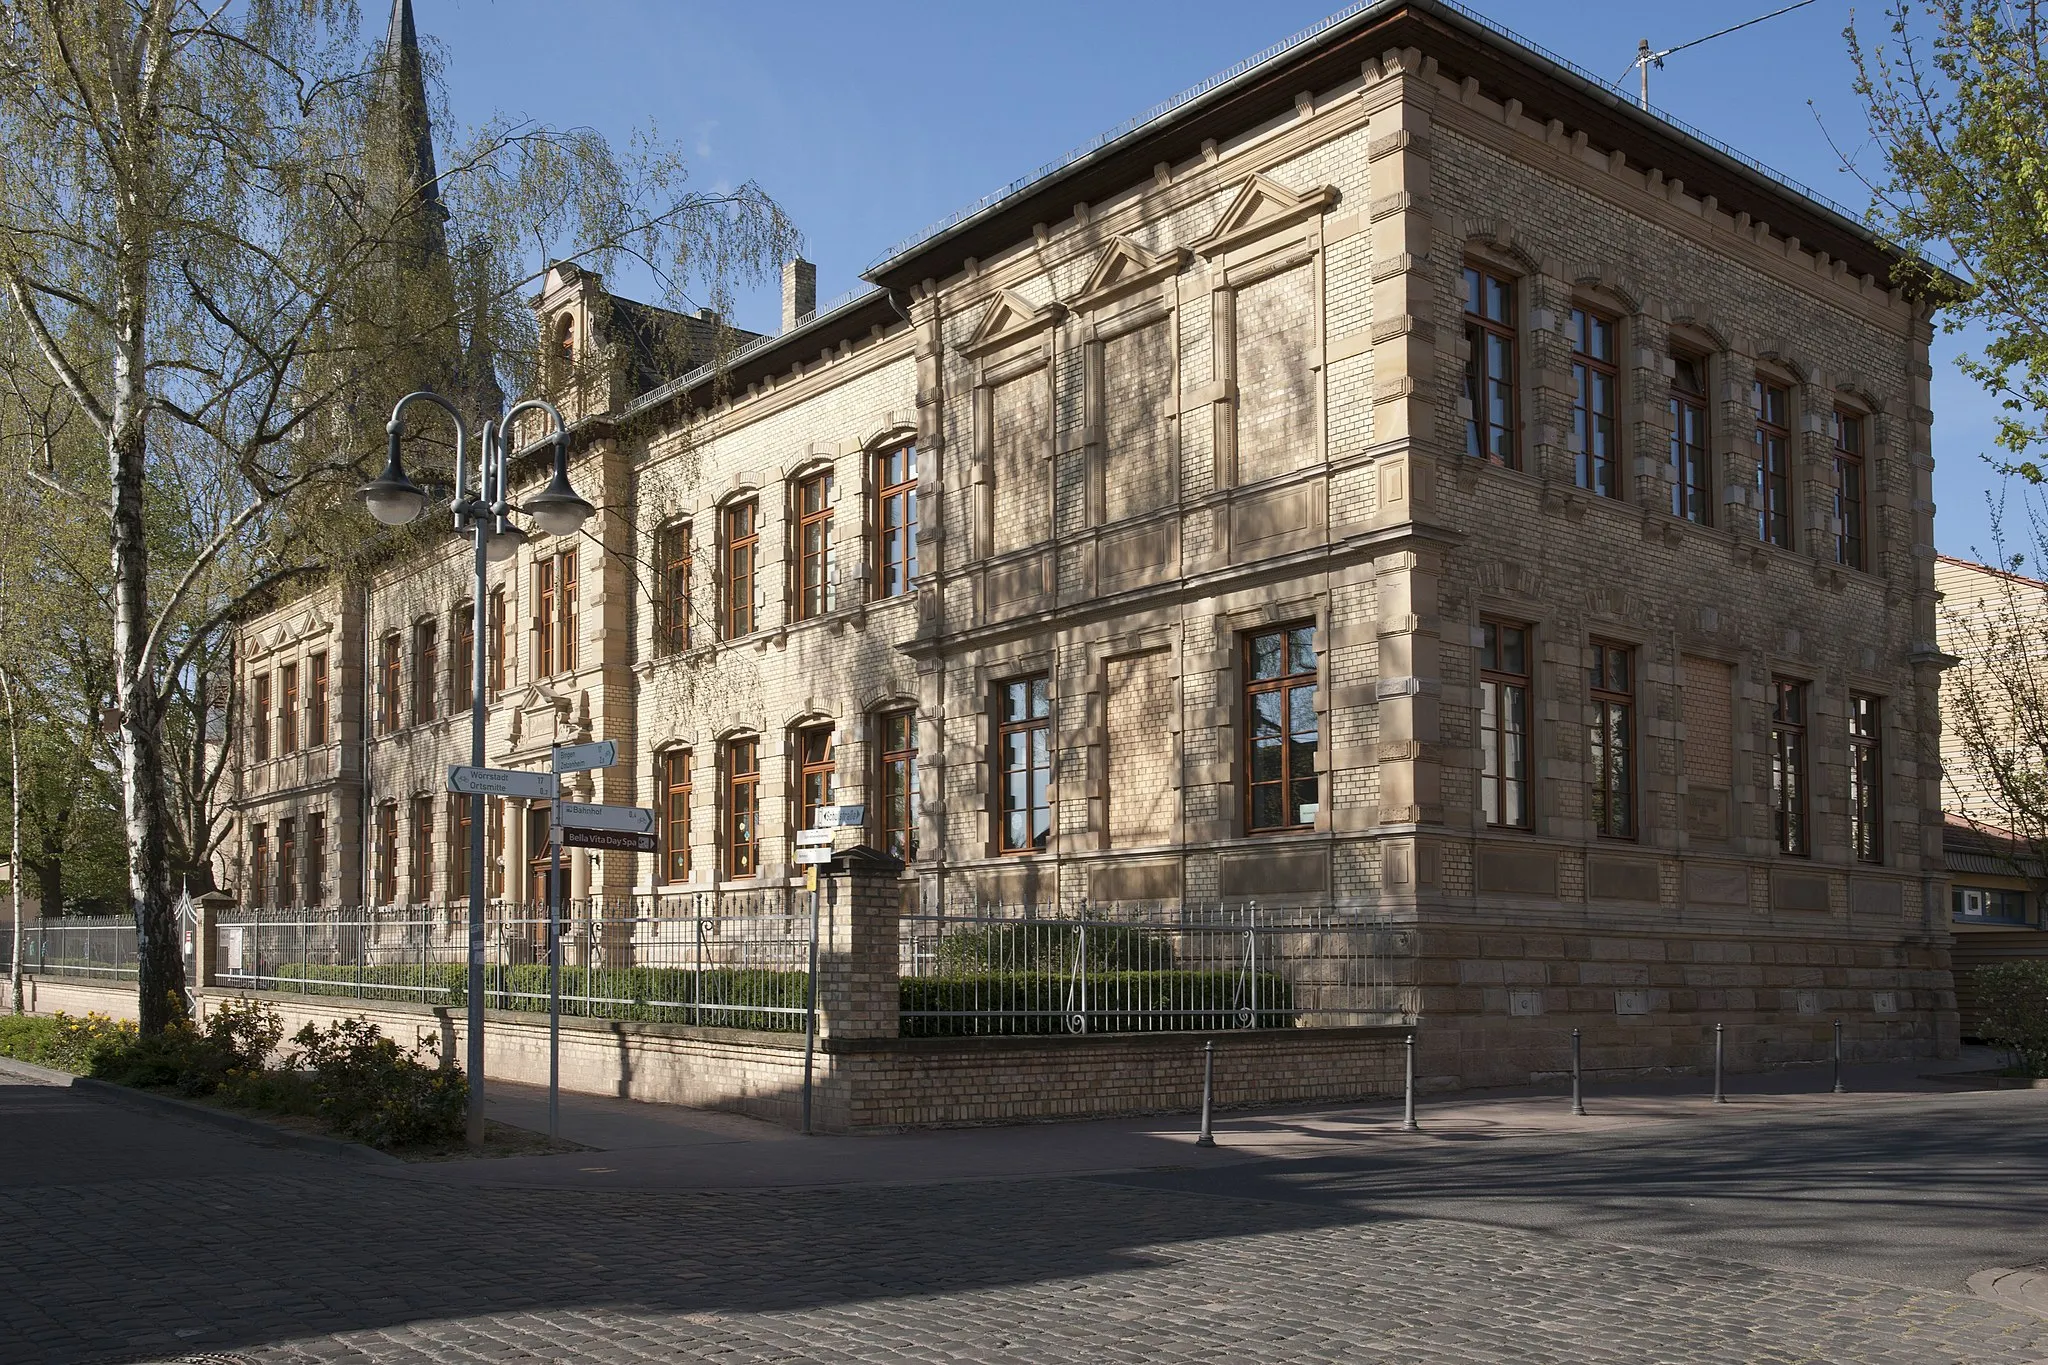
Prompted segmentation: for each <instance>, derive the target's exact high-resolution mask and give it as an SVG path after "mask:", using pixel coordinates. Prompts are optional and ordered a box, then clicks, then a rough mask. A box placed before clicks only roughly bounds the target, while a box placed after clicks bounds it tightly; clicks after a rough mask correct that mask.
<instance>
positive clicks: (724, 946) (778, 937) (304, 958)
mask: <svg viewBox="0 0 2048 1365" xmlns="http://www.w3.org/2000/svg"><path fill="white" fill-rule="evenodd" d="M712 904H714V903H713V902H709V901H708V900H707V901H705V902H699V901H697V900H696V899H695V898H684V899H683V900H680V901H678V900H675V899H672V898H664V899H662V900H660V901H654V900H651V899H645V898H643V899H636V900H627V901H576V902H572V903H570V904H569V905H567V906H565V907H564V910H563V918H562V942H561V963H562V968H561V1007H562V1012H563V1014H565V1015H572V1016H583V1017H589V1018H600V1019H632V1020H646V1021H652V1022H658V1023H681V1024H700V1025H706V1026H711V1027H720V1028H750V1029H769V1030H778V1031H796V1030H801V1029H802V1028H803V1023H804V996H805V988H806V985H807V976H808V965H809V957H810V919H809V916H808V915H807V914H798V913H795V912H794V910H793V908H792V907H791V902H790V901H789V899H788V898H787V897H783V896H771V897H768V898H766V899H764V900H763V901H761V902H760V903H759V904H755V903H751V902H749V903H744V904H738V905H736V904H735V903H734V902H733V901H732V900H730V899H728V898H721V899H720V900H719V901H718V902H715V904H716V905H717V906H718V908H719V909H720V910H721V911H724V912H726V913H718V914H711V913H696V912H697V911H699V910H706V909H709V908H710V906H711V905H712ZM762 906H767V907H771V909H770V910H769V912H768V913H731V912H732V911H735V910H742V911H743V910H749V909H751V910H755V911H757V912H758V911H759V910H760V909H761V908H762ZM468 914H469V912H468V907H467V906H466V905H448V906H435V905H429V906H410V907H403V908H397V909H389V910H370V911H364V910H352V909H343V910H313V911H284V912H281V911H267V910H241V911H229V912H226V913H223V914H222V915H221V916H220V917H219V920H218V923H217V927H216V929H215V933H216V935H217V947H216V950H215V951H216V954H217V956H216V958H215V979H216V980H217V981H218V982H219V984H221V985H223V986H240V987H243V988H246V989H250V990H265V991H284V992H290V993H296V994H300V995H329V996H346V997H350V998H354V999H358V1000H412V1001H418V1002H423V1003H427V1004H436V1005H454V1004H461V1003H464V1002H466V1000H467V998H468V984H469V983H468V965H467V964H468V960H469V951H468V950H469V918H468ZM484 964H485V965H484V1005H485V1006H486V1008H490V1009H506V1010H527V1011H545V1010H546V1009H547V1008H548V999H549V991H548V914H547V907H546V906H538V905H534V906H529V905H495V906H492V907H491V909H490V912H489V914H488V916H487V917H486V920H485V925H484Z"/></svg>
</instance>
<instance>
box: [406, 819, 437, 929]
mask: <svg viewBox="0 0 2048 1365" xmlns="http://www.w3.org/2000/svg"><path fill="white" fill-rule="evenodd" d="M411 836H412V879H411V880H412V884H411V885H410V886H408V887H407V888H406V893H407V898H408V899H409V900H412V901H413V902H415V903H419V902H425V901H430V900H432V899H433V898H434V798H433V797H431V796H415V797H414V798H413V799H412V830H411Z"/></svg>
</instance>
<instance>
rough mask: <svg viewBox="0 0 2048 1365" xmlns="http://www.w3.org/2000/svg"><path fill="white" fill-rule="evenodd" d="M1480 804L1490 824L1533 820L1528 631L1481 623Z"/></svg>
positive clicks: (1522, 824)
mask: <svg viewBox="0 0 2048 1365" xmlns="http://www.w3.org/2000/svg"><path fill="white" fill-rule="evenodd" d="M1479 631H1480V646H1479V731H1480V733H1479V748H1480V805H1481V807H1482V808H1483V809H1484V810H1485V812H1486V823H1487V824H1489V825H1506V826H1512V827H1516V828H1521V827H1525V826H1527V825H1528V823H1529V629H1528V627H1527V626H1511V625H1506V624H1503V623H1501V622H1498V621H1484V622H1481V623H1480V627H1479Z"/></svg>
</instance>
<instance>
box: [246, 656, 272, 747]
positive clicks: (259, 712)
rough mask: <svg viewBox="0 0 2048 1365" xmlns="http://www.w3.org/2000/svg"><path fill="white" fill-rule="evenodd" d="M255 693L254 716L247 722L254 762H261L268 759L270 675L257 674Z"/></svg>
mask: <svg viewBox="0 0 2048 1365" xmlns="http://www.w3.org/2000/svg"><path fill="white" fill-rule="evenodd" d="M254 690H255V692H256V701H255V707H256V714H255V715H254V716H252V717H250V720H249V740H250V743H251V744H252V745H253V746H254V747H255V750H256V761H257V762H258V763H261V762H263V761H264V760H265V759H267V758H269V757H270V675H269V674H268V673H258V674H257V675H256V681H255V685H254Z"/></svg>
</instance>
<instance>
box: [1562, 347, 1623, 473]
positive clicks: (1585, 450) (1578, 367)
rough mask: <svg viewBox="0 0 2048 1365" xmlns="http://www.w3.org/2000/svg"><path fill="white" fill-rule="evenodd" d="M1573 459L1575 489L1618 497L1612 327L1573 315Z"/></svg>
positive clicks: (1615, 373) (1616, 376)
mask: <svg viewBox="0 0 2048 1365" xmlns="http://www.w3.org/2000/svg"><path fill="white" fill-rule="evenodd" d="M1571 339H1572V433H1571V439H1572V456H1573V458H1574V459H1575V460H1576V461H1577V465H1578V481H1579V487H1581V488H1590V489H1591V490H1592V491H1593V492H1595V493H1598V494H1599V495H1600V496H1601V497H1603V498H1618V497H1620V496H1621V473H1620V463H1621V456H1620V451H1619V450H1617V449H1616V448H1615V391H1616V390H1617V389H1618V388H1619V387H1620V380H1619V372H1618V371H1617V370H1616V368H1615V364H1614V322H1613V320H1612V319H1610V318H1604V317H1601V316H1600V315H1599V314H1598V313H1594V312H1589V311H1587V310H1586V309H1584V308H1574V309H1572V323H1571Z"/></svg>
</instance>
